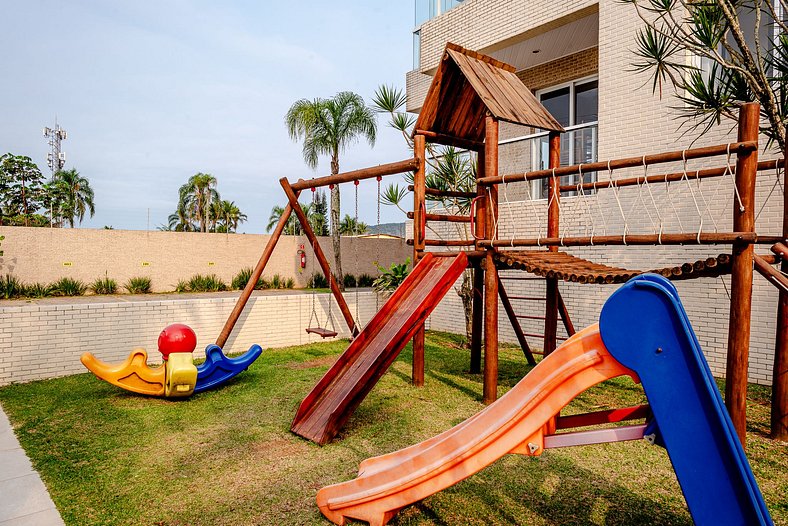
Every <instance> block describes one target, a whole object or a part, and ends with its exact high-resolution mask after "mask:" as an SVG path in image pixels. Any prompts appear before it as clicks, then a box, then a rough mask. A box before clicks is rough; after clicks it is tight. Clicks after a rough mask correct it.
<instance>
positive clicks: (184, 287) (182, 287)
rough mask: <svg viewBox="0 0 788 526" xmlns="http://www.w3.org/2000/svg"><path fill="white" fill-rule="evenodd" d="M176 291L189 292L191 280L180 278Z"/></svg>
mask: <svg viewBox="0 0 788 526" xmlns="http://www.w3.org/2000/svg"><path fill="white" fill-rule="evenodd" d="M175 292H189V282H188V281H186V280H185V279H179V280H178V283H176V284H175Z"/></svg>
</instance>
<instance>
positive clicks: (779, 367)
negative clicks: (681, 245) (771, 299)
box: [771, 131, 788, 441]
mask: <svg viewBox="0 0 788 526" xmlns="http://www.w3.org/2000/svg"><path fill="white" fill-rule="evenodd" d="M785 136H786V138H788V131H787V132H786V134H785ZM782 166H783V236H788V191H786V190H785V189H786V186H785V184H786V183H788V155H785V159H783V163H782ZM772 252H774V253H775V254H777V255H779V256H780V258H781V259H782V262H781V263H780V270H781V271H782V272H783V273H785V272H788V257H786V256H788V247H786V246H785V245H784V244H783V243H778V244H776V245H775V246H773V247H772ZM775 340H776V342H775V348H774V369H773V371H772V411H771V428H772V433H771V436H772V438H774V439H777V440H783V441H788V293H786V292H785V291H783V290H780V298H779V300H778V303H777V335H776V338H775Z"/></svg>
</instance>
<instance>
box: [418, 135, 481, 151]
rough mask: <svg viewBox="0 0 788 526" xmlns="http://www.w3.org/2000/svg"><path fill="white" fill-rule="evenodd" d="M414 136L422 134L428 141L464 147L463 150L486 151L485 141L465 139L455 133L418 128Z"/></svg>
mask: <svg viewBox="0 0 788 526" xmlns="http://www.w3.org/2000/svg"><path fill="white" fill-rule="evenodd" d="M414 133H415V135H414V138H415V137H417V136H419V135H421V136H422V137H424V138H425V139H427V142H431V143H436V144H444V145H446V146H455V147H457V148H462V149H463V150H473V151H474V152H482V151H484V143H483V142H479V141H474V140H471V139H464V138H462V137H455V136H453V135H446V134H445V133H438V132H434V131H428V130H416V131H415V132H414Z"/></svg>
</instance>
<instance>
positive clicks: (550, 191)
mask: <svg viewBox="0 0 788 526" xmlns="http://www.w3.org/2000/svg"><path fill="white" fill-rule="evenodd" d="M549 141H550V144H549V156H550V157H549V167H550V168H558V166H559V165H560V164H561V134H560V133H558V132H550V136H549ZM560 182H561V181H560V179H559V177H557V176H556V177H550V178H549V179H548V180H547V202H548V206H547V237H559V235H560V234H559V230H560V228H559V217H558V216H559V207H558V201H559V200H560V199H561V192H559V191H558V187H559V186H560ZM548 250H550V251H551V252H556V251H557V250H558V247H555V246H551V247H550V248H549V249H548ZM545 289H546V290H545V297H546V299H547V301H545V314H544V318H545V319H544V355H545V356H547V355H549V354H550V353H551V352H553V351H554V350H555V347H556V333H557V332H558V279H557V278H547V279H546V280H545Z"/></svg>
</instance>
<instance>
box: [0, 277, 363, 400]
mask: <svg viewBox="0 0 788 526" xmlns="http://www.w3.org/2000/svg"><path fill="white" fill-rule="evenodd" d="M236 298H237V294H235V295H226V294H225V295H217V296H216V297H215V298H199V299H198V298H188V297H185V298H183V299H181V298H178V299H167V300H144V301H122V300H120V299H117V298H115V299H113V298H108V299H107V301H106V302H102V303H97V302H87V301H85V300H83V301H82V302H79V301H78V300H75V301H74V302H71V303H62V302H58V303H49V304H47V302H42V303H41V304H33V305H26V304H20V305H14V306H2V307H0V345H2V347H3V352H2V354H0V385H6V384H9V383H12V382H28V381H32V380H41V379H45V378H54V377H59V376H66V375H70V374H77V373H82V372H86V370H85V368H84V367H83V366H82V364H81V363H80V361H79V357H80V355H81V354H82V353H83V352H85V351H90V352H92V353H93V354H95V355H96V356H97V357H98V358H100V359H101V360H104V361H107V362H121V361H123V360H124V359H125V358H126V357H127V356H128V354H129V352H131V350H132V349H134V348H135V347H143V348H145V349H146V350H147V351H148V358H149V360H150V362H151V363H160V362H161V355H160V354H159V353H158V352H157V350H156V340H157V338H158V336H159V332H161V330H162V329H163V328H164V327H165V326H167V325H168V324H170V323H175V322H180V323H186V324H188V325H189V326H191V327H192V328H193V329H194V331H195V332H196V333H197V349H196V352H195V357H198V358H199V357H203V356H204V349H205V346H206V345H208V344H210V343H213V342H214V341H215V339H216V336H217V335H218V334H219V331H220V330H221V328H222V326H223V325H224V322H225V320H226V319H227V316H228V315H229V313H230V311H231V310H232V308H233V306H234V305H235V301H236ZM345 299H346V300H347V302H348V304H349V306H350V309H351V312H352V313H353V314H354V315H355V314H356V312H358V318H359V321H360V323H361V324H362V325H363V324H365V323H367V322H368V321H369V319H370V318H371V317H372V316H373V315H374V313H375V309H376V305H377V299H376V297H375V294H374V293H372V292H369V291H365V292H359V293H358V294H356V293H354V292H348V293H346V294H345ZM357 299H358V311H357V310H356V304H357V302H356V300H357ZM316 306H317V311H318V317H319V318H320V320H321V322H324V321H325V320H326V319H327V306H328V295H327V294H319V295H317V297H316ZM311 312H312V296H311V295H310V294H307V293H289V294H281V293H280V294H277V293H255V295H254V296H253V297H252V298H251V299H250V301H249V304H248V305H247V308H246V310H245V311H244V314H243V315H242V316H241V319H240V321H239V323H238V325H237V326H236V329H235V330H234V331H233V334H232V335H231V337H230V339H229V340H228V342H227V344H226V345H225V351H226V352H228V353H241V352H244V351H246V350H247V349H248V348H249V347H250V346H251V345H252V344H254V343H257V344H259V345H261V346H262V347H263V349H264V353H263V356H262V357H261V358H260V359H261V360H265V359H266V354H269V353H275V352H276V350H275V348H277V347H284V346H288V345H299V344H305V343H310V342H316V341H321V339H320V338H319V337H317V336H314V335H309V334H306V332H305V331H304V328H305V327H306V326H307V323H308V322H309V319H310V315H311ZM332 317H333V319H334V326H335V327H336V328H337V330H338V331H339V332H340V337H348V336H349V333H348V331H347V327H346V326H345V325H344V322H343V321H342V319H341V314H340V313H339V309H338V308H337V307H336V305H335V304H334V305H333V308H332Z"/></svg>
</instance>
